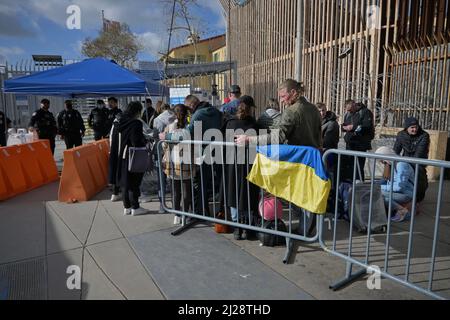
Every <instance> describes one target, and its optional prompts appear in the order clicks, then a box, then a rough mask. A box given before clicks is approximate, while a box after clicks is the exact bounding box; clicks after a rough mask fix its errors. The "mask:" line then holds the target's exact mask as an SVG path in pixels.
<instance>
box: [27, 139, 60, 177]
mask: <svg viewBox="0 0 450 320" xmlns="http://www.w3.org/2000/svg"><path fill="white" fill-rule="evenodd" d="M30 145H31V147H32V148H33V149H35V150H36V152H37V154H39V157H38V163H39V168H40V169H41V172H42V174H43V176H44V181H45V183H49V182H53V181H56V180H58V179H59V174H58V168H57V167H56V162H55V159H54V158H53V155H52V151H51V149H50V141H48V140H38V141H36V142H33V143H30Z"/></svg>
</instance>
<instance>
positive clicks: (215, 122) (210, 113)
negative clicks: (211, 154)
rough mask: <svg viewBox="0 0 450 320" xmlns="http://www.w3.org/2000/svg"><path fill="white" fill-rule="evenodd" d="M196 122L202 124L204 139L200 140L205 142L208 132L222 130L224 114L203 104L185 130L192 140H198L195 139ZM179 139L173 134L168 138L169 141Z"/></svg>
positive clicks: (205, 103) (199, 106) (196, 110)
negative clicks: (205, 135)
mask: <svg viewBox="0 0 450 320" xmlns="http://www.w3.org/2000/svg"><path fill="white" fill-rule="evenodd" d="M196 122H200V123H201V125H202V132H201V134H202V137H201V138H200V140H203V135H204V134H205V132H206V131H207V130H209V129H218V130H220V128H221V127H222V113H221V112H220V111H219V110H217V109H216V108H214V107H213V106H212V105H211V104H209V103H208V102H201V103H200V104H199V105H198V106H197V108H196V109H195V110H194V113H193V115H192V118H191V122H190V123H189V125H188V126H187V127H186V129H185V130H186V131H187V132H186V135H189V136H190V137H191V138H196V137H194V128H195V125H196V124H195V123H196ZM197 125H198V124H197ZM183 136H185V134H183ZM178 138H179V137H175V136H174V135H172V134H168V135H167V136H166V139H167V140H178Z"/></svg>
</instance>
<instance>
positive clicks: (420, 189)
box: [411, 165, 428, 203]
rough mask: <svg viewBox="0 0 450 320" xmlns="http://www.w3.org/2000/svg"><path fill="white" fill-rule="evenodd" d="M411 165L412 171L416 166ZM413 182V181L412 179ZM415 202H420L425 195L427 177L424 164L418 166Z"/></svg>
mask: <svg viewBox="0 0 450 320" xmlns="http://www.w3.org/2000/svg"><path fill="white" fill-rule="evenodd" d="M411 166H412V167H413V170H414V173H415V172H416V167H415V166H414V165H411ZM413 183H414V181H413ZM417 183H418V186H417V203H420V202H422V201H423V199H425V195H426V193H427V190H428V177H427V170H426V169H425V167H424V166H419V179H418V181H417Z"/></svg>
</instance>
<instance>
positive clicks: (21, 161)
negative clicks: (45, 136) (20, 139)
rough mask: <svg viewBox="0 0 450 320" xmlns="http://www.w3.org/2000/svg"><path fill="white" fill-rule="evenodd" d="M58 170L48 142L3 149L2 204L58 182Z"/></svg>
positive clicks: (0, 153) (0, 162)
mask: <svg viewBox="0 0 450 320" xmlns="http://www.w3.org/2000/svg"><path fill="white" fill-rule="evenodd" d="M58 178H59V177H58V170H57V168H56V163H55V160H54V159H53V155H52V153H51V151H50V144H49V142H48V141H47V140H40V141H37V142H33V143H29V144H23V145H14V146H9V147H3V148H0V200H5V199H9V198H11V197H14V196H16V195H18V194H21V193H24V192H27V191H30V190H32V189H35V188H38V187H40V186H42V185H44V184H46V183H49V182H52V181H55V180H57V179H58Z"/></svg>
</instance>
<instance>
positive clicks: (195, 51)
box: [166, 35, 226, 101]
mask: <svg viewBox="0 0 450 320" xmlns="http://www.w3.org/2000/svg"><path fill="white" fill-rule="evenodd" d="M168 57H169V58H168V65H169V66H182V65H192V64H194V63H195V61H196V63H197V64H202V63H213V62H223V61H226V37H225V35H219V36H215V37H211V38H208V39H203V40H200V41H198V42H197V43H196V45H195V46H194V44H192V43H190V44H185V45H182V46H179V47H176V48H173V49H171V50H170V52H169V55H168ZM225 78H226V75H225V74H223V73H219V74H216V75H211V74H205V75H198V74H193V75H192V76H187V77H186V76H185V77H179V78H173V79H169V80H166V83H167V85H168V86H169V87H180V86H190V88H191V90H193V93H196V94H203V98H204V99H206V98H208V99H210V98H211V94H212V90H213V85H214V84H215V85H217V92H218V97H219V100H220V101H223V99H224V98H225V93H224V91H225V88H226V79H225Z"/></svg>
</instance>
